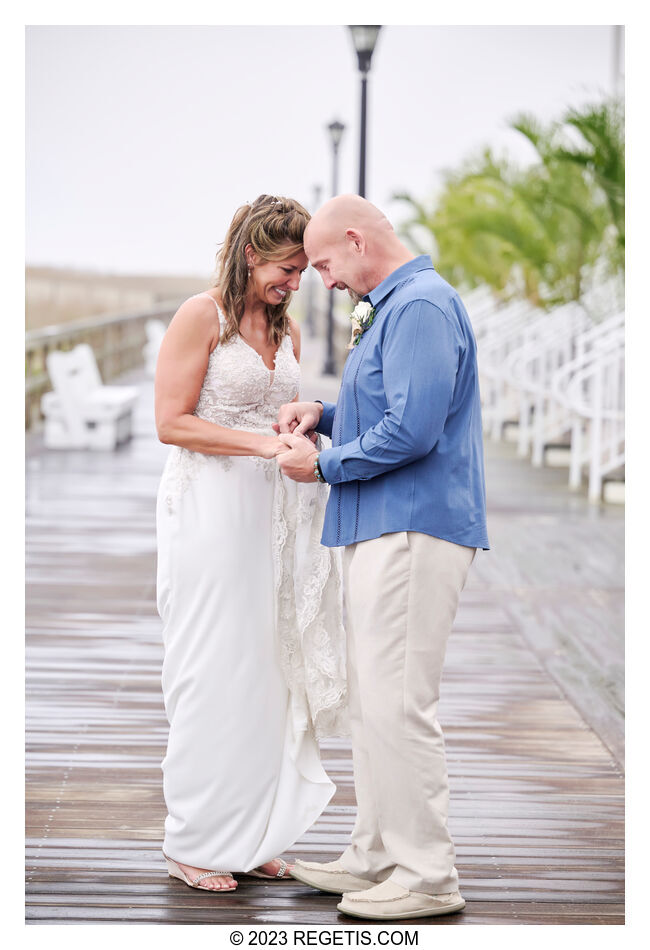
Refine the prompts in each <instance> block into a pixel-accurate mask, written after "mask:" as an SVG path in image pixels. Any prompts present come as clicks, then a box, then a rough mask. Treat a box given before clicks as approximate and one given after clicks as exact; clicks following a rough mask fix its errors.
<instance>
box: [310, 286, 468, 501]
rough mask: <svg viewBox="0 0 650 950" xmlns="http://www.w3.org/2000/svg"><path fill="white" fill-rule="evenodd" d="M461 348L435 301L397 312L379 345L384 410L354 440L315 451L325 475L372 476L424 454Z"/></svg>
mask: <svg viewBox="0 0 650 950" xmlns="http://www.w3.org/2000/svg"><path fill="white" fill-rule="evenodd" d="M461 352H462V340H461V337H460V335H459V333H458V329H457V327H456V325H455V323H454V321H453V319H452V318H451V317H450V316H448V315H447V314H445V312H444V311H443V310H441V309H440V308H439V307H437V306H435V304H433V303H431V302H430V301H428V300H413V301H409V303H408V304H406V305H405V306H404V307H403V308H402V309H401V310H399V311H398V312H396V314H395V316H394V318H393V320H392V321H391V326H390V327H388V328H387V330H386V336H385V338H384V341H383V346H382V374H383V382H384V391H385V394H386V402H387V408H386V409H385V411H384V415H383V417H382V418H381V419H380V420H379V422H377V424H376V425H374V426H372V427H371V428H369V429H367V430H366V431H365V432H362V433H361V435H360V436H359V437H358V438H357V439H354V441H352V442H346V443H345V444H343V445H339V446H335V447H332V448H331V449H324V450H323V451H322V452H321V453H320V466H321V470H322V472H323V475H324V477H325V479H326V480H327V481H328V482H329V483H330V484H331V485H336V484H338V483H339V482H348V481H353V480H359V479H369V478H374V477H375V476H377V475H381V474H382V473H383V472H388V471H390V470H391V469H394V468H399V467H400V466H402V465H407V464H408V463H409V462H413V461H415V460H416V459H418V458H422V457H423V456H425V455H428V453H429V452H431V450H432V449H433V448H434V446H435V445H436V443H437V442H438V440H439V438H440V436H441V435H442V432H443V429H444V426H445V422H446V419H447V416H448V414H449V409H450V406H451V402H452V397H453V393H454V386H455V383H456V375H457V371H458V365H459V360H460V357H461ZM332 415H333V414H332ZM323 417H325V410H323ZM322 421H323V420H321V425H322ZM321 431H324V430H323V429H321Z"/></svg>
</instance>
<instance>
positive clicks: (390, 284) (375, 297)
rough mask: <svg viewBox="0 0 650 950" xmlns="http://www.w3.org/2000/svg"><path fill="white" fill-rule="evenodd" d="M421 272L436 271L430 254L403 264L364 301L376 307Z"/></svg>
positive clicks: (421, 255)
mask: <svg viewBox="0 0 650 950" xmlns="http://www.w3.org/2000/svg"><path fill="white" fill-rule="evenodd" d="M421 270H434V267H433V264H432V262H431V258H430V257H429V255H428V254H420V256H419V257H414V258H413V260H412V261H407V262H406V264H402V266H401V267H398V268H397V270H394V271H393V272H392V274H389V275H388V277H386V278H385V279H384V280H382V282H381V284H377V286H376V287H374V288H373V289H372V290H371V291H370V293H369V294H366V295H365V297H364V298H363V299H364V300H367V301H369V302H370V303H371V304H372V306H373V307H376V306H377V304H378V303H380V302H381V301H382V300H383V299H384V297H387V296H388V294H389V293H390V292H391V290H394V289H395V287H397V285H398V284H401V283H402V282H403V281H405V280H406V279H407V277H410V276H411V275H412V274H416V273H417V272H418V271H421Z"/></svg>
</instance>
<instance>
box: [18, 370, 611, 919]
mask: <svg viewBox="0 0 650 950" xmlns="http://www.w3.org/2000/svg"><path fill="white" fill-rule="evenodd" d="M150 399H151V386H150V384H149V383H143V386H142V399H141V402H140V405H139V410H138V417H137V425H136V438H135V439H134V440H133V441H132V443H131V444H130V445H129V446H126V447H124V448H123V449H121V450H120V451H118V452H117V453H113V454H108V455H105V454H96V455H90V454H87V453H75V452H70V453H46V452H44V451H43V450H42V448H41V447H40V446H39V444H38V441H37V440H35V439H34V438H30V440H29V444H28V449H29V452H28V480H27V484H28V501H27V507H28V525H27V583H28V611H27V612H28V623H27V687H28V698H27V731H28V748H27V794H26V797H27V836H28V839H27V852H26V868H27V919H28V921H29V922H30V923H33V924H40V923H51V924H57V923H93V922H108V923H110V922H115V923H118V922H120V923H121V922H124V920H128V921H129V922H130V923H232V924H243V925H245V924H247V923H248V924H257V925H259V924H268V925H280V924H291V923H301V924H304V925H308V924H312V925H314V926H317V925H330V924H333V925H337V926H345V927H346V928H350V927H357V926H364V924H362V923H360V922H356V923H355V922H354V921H353V920H352V918H346V917H343V916H342V915H340V914H339V913H338V912H337V910H336V899H335V898H333V897H332V896H328V895H323V894H319V893H317V892H315V891H311V890H310V889H308V888H305V887H303V886H302V885H298V884H297V883H295V882H279V883H275V882H273V883H267V882H260V881H252V880H249V881H247V880H246V879H243V878H242V879H241V883H240V886H239V888H238V891H237V893H236V894H235V895H227V896H224V895H218V896H215V895H210V894H202V893H197V892H196V891H193V890H191V889H190V888H187V887H185V886H184V885H182V884H181V883H180V882H177V881H172V880H170V879H169V878H168V877H167V875H166V872H165V869H164V866H163V864H162V860H161V855H160V843H161V839H162V826H163V821H164V817H165V808H164V802H163V798H162V787H161V772H160V762H161V759H162V757H163V754H164V749H165V741H166V732H167V723H166V719H165V716H164V709H163V705H162V696H161V693H160V664H161V660H162V647H161V642H160V627H159V621H158V617H157V614H156V609H155V525H154V509H155V501H154V500H155V491H156V487H157V481H158V477H159V473H160V470H161V467H162V464H163V461H164V458H165V456H166V452H167V449H166V448H165V447H164V446H160V445H159V444H158V443H157V442H156V441H155V438H154V437H153V431H152V425H151V402H150ZM548 474H549V478H546V475H545V474H544V472H541V473H540V472H536V473H534V476H533V482H532V484H533V486H534V491H532V490H531V489H530V484H531V483H528V488H524V485H523V483H522V478H523V472H522V469H521V463H519V462H517V461H516V460H514V459H513V458H511V457H509V456H508V449H505V450H504V451H503V452H501V451H500V450H499V451H496V452H495V451H491V450H489V451H488V485H489V484H490V482H491V483H492V486H493V487H492V493H491V498H492V501H491V506H492V507H491V512H490V527H491V533H492V538H493V544H494V545H495V550H493V551H492V552H490V553H489V554H479V556H478V557H477V560H476V562H475V567H474V568H473V571H472V574H471V575H470V581H469V582H468V586H467V588H466V590H465V591H464V593H463V598H462V602H461V606H460V609H459V613H458V618H457V622H456V627H455V631H454V634H453V636H452V638H451V640H450V644H449V649H448V657H447V664H446V669H445V677H444V682H443V689H442V695H441V702H440V718H441V721H442V723H443V726H444V729H445V736H446V745H447V755H448V763H449V775H450V783H451V790H452V798H451V810H450V819H449V824H450V828H451V831H452V835H453V837H454V840H455V842H456V846H457V866H458V869H459V872H460V876H461V886H462V889H463V893H464V895H465V897H466V899H467V901H468V904H467V909H466V911H465V912H464V913H463V914H460V915H453V916H451V917H448V918H438V919H435V921H432V920H429V921H426V922H423V921H417V923H418V925H423V926H424V925H433V924H434V923H435V925H442V924H444V925H445V926H461V925H462V926H464V925H471V924H482V923H496V924H499V923H501V924H502V923H541V924H559V923H571V924H577V923H582V924H594V923H616V924H621V923H622V922H623V920H624V917H623V893H624V882H623V874H624V854H623V829H624V810H623V790H624V789H623V775H622V769H621V762H622V755H621V754H620V752H621V749H620V735H619V731H620V729H619V726H620V723H619V721H618V719H617V715H618V713H617V712H616V709H617V703H618V701H619V690H620V683H619V680H618V679H617V676H618V673H617V667H616V663H613V664H612V663H611V662H610V661H611V658H612V656H613V655H614V654H615V653H616V650H615V643H614V642H613V641H612V640H611V638H610V639H608V634H607V628H608V627H609V629H610V634H611V632H612V631H614V633H615V634H616V636H618V633H617V624H619V622H620V617H621V613H620V598H621V591H622V580H621V579H620V563H619V564H618V565H614V564H613V561H614V560H615V559H616V558H617V557H618V556H619V555H620V538H621V523H620V518H619V515H618V513H616V512H613V511H612V510H611V509H609V508H607V507H606V506H605V507H604V508H603V510H602V511H599V512H597V513H596V514H594V513H593V512H591V510H590V509H588V508H587V507H585V505H583V504H582V503H581V500H580V499H578V498H575V497H572V496H569V495H568V494H567V492H566V491H565V490H564V488H563V487H562V486H560V484H559V482H558V480H557V476H558V472H557V471H551V472H550V473H548ZM488 494H489V495H490V492H489V493H488ZM560 524H562V525H563V531H564V532H565V534H562V533H561V532H559V528H558V525H560ZM565 535H566V536H565ZM549 545H550V546H551V547H550V550H552V552H553V553H552V556H549V547H548V546H549ZM580 623H582V626H583V628H584V629H580V630H578V631H576V626H579V625H580ZM540 624H541V626H542V628H543V631H542V634H539V631H538V629H537V625H540ZM596 628H597V629H596ZM592 631H593V636H594V646H593V650H594V652H593V656H591V657H589V658H587V660H584V661H583V659H582V653H583V650H584V646H585V643H586V641H587V640H588V638H589V635H590V632H592ZM612 635H613V634H612ZM560 640H561V641H562V643H566V644H568V646H565V647H564V653H563V654H562V655H561V656H560V659H558V658H557V656H556V653H555V651H556V650H559V649H561V647H560V646H558V644H560ZM560 661H561V662H560ZM616 662H618V660H617V661H616ZM594 665H599V667H600V669H601V670H605V671H607V670H609V671H610V672H611V675H610V673H608V674H607V676H608V677H609V680H608V683H609V686H608V687H607V688H604V687H603V684H602V683H601V682H599V681H597V680H595V679H594V677H593V675H592V673H593V668H594ZM581 669H582V671H583V673H582V674H580V670H581ZM567 670H568V671H569V672H567ZM571 671H573V672H571ZM585 671H586V672H585ZM571 677H573V680H575V682H576V683H577V685H576V686H575V688H574V687H573V686H572V685H571V683H569V684H568V685H567V683H568V681H569V679H571ZM606 678H607V677H606ZM589 697H591V703H592V706H594V707H597V708H598V709H599V710H600V711H599V712H598V714H597V715H594V714H593V710H592V711H591V713H590V714H589V715H587V713H586V712H585V708H584V707H585V705H588V703H587V700H588V699H589ZM322 755H323V759H324V762H325V766H326V768H327V770H328V773H329V774H330V776H331V777H332V779H333V780H334V781H335V782H336V784H337V792H336V795H335V798H334V800H333V802H332V803H331V804H330V805H329V807H328V808H327V809H326V810H325V812H324V813H323V815H322V816H321V817H320V819H319V820H318V821H317V822H316V824H315V825H314V827H313V828H311V829H310V830H309V831H308V832H307V834H305V835H304V836H303V837H302V838H301V839H300V840H299V841H298V842H296V844H295V846H294V847H293V848H291V849H290V851H289V852H288V855H287V856H288V857H291V856H301V857H304V858H305V859H308V860H331V859H332V858H333V857H336V856H337V855H338V854H339V853H340V852H341V850H342V849H343V847H344V846H345V844H346V842H347V840H348V838H349V833H350V831H351V828H352V824H353V821H354V812H355V798H354V785H353V777H352V765H351V755H350V749H349V745H348V744H347V743H346V742H344V741H340V740H327V741H326V742H324V743H323V744H322Z"/></svg>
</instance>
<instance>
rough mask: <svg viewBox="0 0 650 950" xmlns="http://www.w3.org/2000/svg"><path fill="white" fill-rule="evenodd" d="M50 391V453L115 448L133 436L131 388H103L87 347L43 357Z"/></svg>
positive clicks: (45, 401) (46, 399) (46, 405)
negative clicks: (62, 450) (51, 387)
mask: <svg viewBox="0 0 650 950" xmlns="http://www.w3.org/2000/svg"><path fill="white" fill-rule="evenodd" d="M46 362H47V372H48V374H49V377H50V381H51V383H52V385H53V387H54V390H53V392H49V393H45V395H44V396H43V398H42V400H41V409H42V411H43V415H44V417H45V445H46V446H47V448H51V449H98V450H105V449H114V448H115V447H116V446H117V445H118V444H119V443H120V442H124V441H126V440H127V439H129V438H130V436H131V425H132V416H133V406H134V405H135V402H136V400H137V398H138V390H137V388H136V387H135V386H104V385H102V380H101V377H100V375H99V370H98V369H97V363H96V361H95V355H94V353H93V351H92V349H91V348H90V346H88V344H87V343H80V344H79V345H78V346H75V347H74V349H72V350H69V351H67V352H64V351H62V350H55V351H53V352H52V353H49V354H48V356H47V360H46Z"/></svg>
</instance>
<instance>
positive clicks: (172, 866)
mask: <svg viewBox="0 0 650 950" xmlns="http://www.w3.org/2000/svg"><path fill="white" fill-rule="evenodd" d="M163 857H164V859H165V861H166V863H167V870H168V872H169V876H170V877H177V878H178V880H179V881H183V882H184V883H185V884H187V886H188V887H195V888H196V889H197V890H198V891H211V892H212V893H213V894H223V893H225V892H228V891H234V890H235V888H234V887H219V888H216V887H215V888H213V887H201V885H200V884H199V881H203V880H205V878H206V877H232V874H231V873H230V871H204V872H203V874H198V875H197V876H196V877H195V878H194V879H193V880H190V879H189V877H188V876H187V874H185V872H184V871H183V869H182V868H181V867H179V865H178V864H177V863H176V861H173V860H172V859H171V858H168V857H167V855H166V854H165V852H164V851H163ZM233 880H234V878H233Z"/></svg>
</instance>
